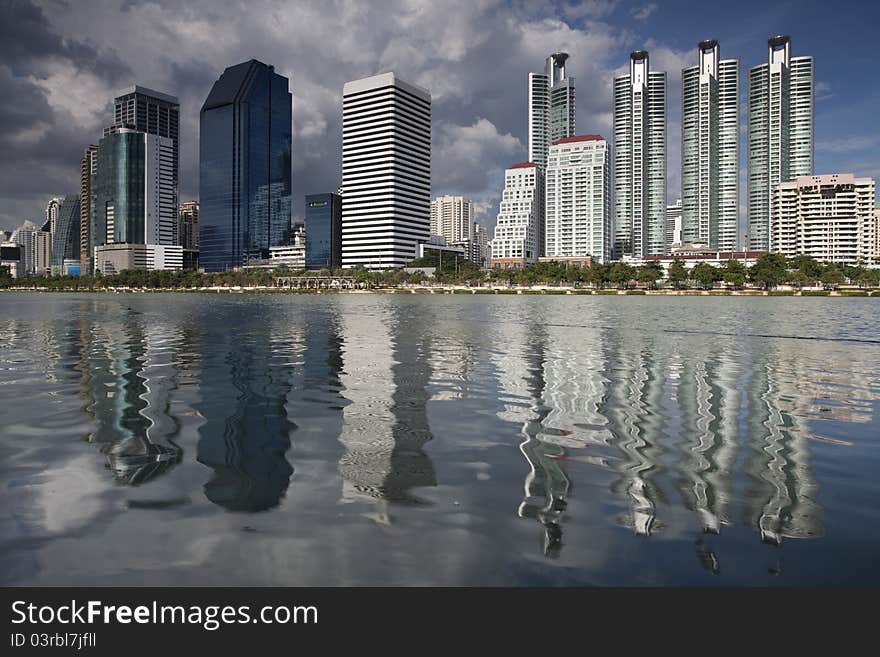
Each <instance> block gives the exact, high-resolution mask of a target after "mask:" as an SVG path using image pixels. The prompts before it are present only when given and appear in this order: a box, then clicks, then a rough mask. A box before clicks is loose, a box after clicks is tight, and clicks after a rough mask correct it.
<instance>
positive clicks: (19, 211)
mask: <svg viewBox="0 0 880 657" xmlns="http://www.w3.org/2000/svg"><path fill="white" fill-rule="evenodd" d="M7 4H8V6H7V5H4V7H3V8H2V9H0V14H2V15H3V16H2V18H3V20H2V23H3V24H4V25H6V26H11V25H16V29H15V31H14V33H6V34H3V39H2V45H0V52H2V53H3V60H2V61H3V62H4V64H3V65H2V66H0V87H5V90H4V91H5V93H6V94H7V97H14V98H16V99H17V101H18V102H17V103H16V105H15V106H14V107H13V106H11V105H12V104H8V105H10V106H9V107H5V108H4V110H5V111H4V113H3V115H0V126H2V127H0V143H3V145H4V146H5V148H4V149H3V152H4V154H5V155H4V159H3V160H2V164H0V166H2V167H3V169H2V171H3V176H2V183H0V227H2V228H4V229H6V230H11V229H13V228H15V227H16V226H17V225H19V224H20V223H21V222H22V221H24V220H25V219H30V220H32V221H35V223H36V220H38V219H39V217H40V216H42V212H43V209H44V208H45V204H46V202H47V201H48V199H49V198H51V197H52V196H63V195H65V194H68V193H75V192H76V191H78V177H79V166H78V163H79V158H80V157H81V155H82V152H83V149H84V148H85V147H86V146H88V145H89V144H90V143H94V142H95V141H96V140H97V139H98V138H99V137H100V131H101V129H102V128H103V127H104V126H106V125H108V124H109V123H110V121H111V118H112V103H113V98H114V97H115V96H116V95H117V94H118V93H119V92H120V91H121V90H122V89H124V88H125V87H127V86H131V85H133V84H139V85H143V86H146V87H149V88H154V89H157V90H160V91H162V92H164V93H170V94H173V95H176V96H178V97H180V99H181V195H180V200H181V201H186V200H190V199H195V198H198V193H197V190H198V174H197V170H198V169H197V167H198V157H197V153H198V128H197V126H198V107H199V106H200V104H201V102H202V101H203V100H204V98H205V97H206V96H207V92H208V90H209V89H210V85H211V84H212V83H213V81H214V80H216V79H217V77H218V76H219V74H220V73H221V72H222V70H223V69H224V68H225V67H226V66H229V65H232V64H234V63H236V62H237V61H243V60H245V59H248V58H249V57H255V58H257V59H260V60H261V61H265V62H266V63H268V64H272V65H274V66H275V68H276V70H277V71H278V72H279V73H280V74H282V75H285V76H287V77H289V78H290V79H291V83H290V86H291V90H292V92H293V95H294V101H293V104H294V110H293V117H294V119H293V121H294V140H293V196H294V210H293V220H294V221H301V220H302V218H303V214H304V213H303V197H304V195H305V194H309V193H320V192H327V191H334V190H335V189H336V187H337V186H338V184H339V177H340V171H341V166H340V165H341V161H340V160H341V158H340V154H341V148H340V146H341V137H342V134H341V133H342V131H341V118H342V111H341V110H342V85H343V84H344V82H346V81H349V80H352V79H357V78H360V77H365V76H368V75H372V74H373V73H377V72H381V71H383V70H394V71H395V72H397V73H398V74H400V75H401V77H403V78H404V79H408V80H411V81H412V82H413V83H415V84H420V85H422V86H426V87H428V88H429V89H430V91H431V93H432V100H433V113H434V117H435V120H434V126H433V133H434V142H433V162H432V168H433V187H432V196H439V195H442V194H457V195H465V196H469V197H470V198H473V199H474V201H475V206H476V210H477V212H476V217H475V218H476V220H477V221H480V222H481V223H483V225H484V226H486V227H487V229H488V230H489V233H490V234H491V232H492V227H493V225H494V223H495V214H496V213H497V210H498V201H499V197H500V192H501V189H502V188H503V171H504V169H505V168H506V167H509V166H510V165H512V164H513V163H515V162H520V161H523V160H525V159H526V155H527V120H526V118H527V117H526V115H527V111H526V108H527V104H528V94H527V86H528V73H529V72H530V71H534V70H538V69H539V67H540V65H541V63H542V62H543V61H544V59H545V58H546V56H547V54H548V53H550V52H554V51H557V50H563V51H566V52H569V53H570V55H571V58H570V60H569V62H568V66H569V68H570V70H569V73H568V74H569V75H571V76H573V77H575V78H576V79H577V85H578V102H577V105H578V116H577V124H578V132H579V133H584V134H586V133H598V134H603V136H606V137H607V138H611V137H612V136H613V135H612V131H611V129H610V124H611V111H612V108H611V101H612V97H611V79H612V77H613V76H614V75H619V74H620V73H621V72H622V71H623V70H624V69H625V68H627V67H628V54H629V52H630V51H631V50H634V49H638V48H646V49H648V50H649V52H650V56H651V61H652V69H654V70H665V71H666V72H667V74H668V85H669V97H668V106H669V133H668V159H667V169H668V185H667V188H668V191H667V202H668V203H671V202H674V200H675V199H676V198H678V195H679V192H680V146H681V142H680V134H681V133H680V117H679V114H680V102H681V101H680V94H681V81H680V80H681V68H683V67H687V66H691V65H693V64H695V63H696V57H697V43H698V42H699V41H700V40H702V39H705V38H715V39H718V40H719V41H720V43H721V48H722V55H723V57H725V58H735V59H739V61H740V66H741V69H740V73H741V76H743V77H745V75H746V74H747V70H748V68H750V67H751V66H754V65H756V64H759V63H761V62H762V61H764V59H765V53H766V39H767V37H768V36H770V35H771V34H775V33H786V34H790V35H791V37H792V43H793V50H794V52H795V53H796V54H807V55H813V56H814V57H815V58H816V75H817V88H816V161H815V173H816V174H823V173H835V172H852V173H854V174H855V175H856V176H870V177H875V178H878V177H880V165H878V158H876V157H873V156H872V154H871V152H870V150H871V148H872V147H874V146H876V145H880V137H878V136H877V135H876V130H873V127H872V126H871V125H870V122H871V118H872V117H871V115H870V113H869V112H868V108H869V107H871V105H873V104H876V101H877V99H878V98H880V92H877V91H873V90H871V89H870V88H869V90H868V91H867V92H865V89H864V86H865V85H864V80H866V79H868V80H870V74H871V73H872V71H871V70H870V61H869V60H864V59H859V58H852V57H850V58H849V59H847V58H846V53H845V52H844V51H843V49H840V48H839V44H840V43H843V42H844V41H843V40H844V38H845V39H847V40H849V41H852V40H853V39H857V38H858V34H860V33H863V34H866V33H867V32H866V29H867V25H869V24H871V22H872V21H871V20H870V18H871V16H872V15H878V16H880V10H878V9H877V8H873V7H863V6H860V7H859V12H860V13H859V14H858V15H857V16H856V15H855V14H854V13H853V12H849V13H847V12H846V11H842V12H839V13H838V16H839V17H842V19H843V20H841V21H840V23H839V24H835V25H826V24H824V23H823V22H822V21H820V20H818V13H819V12H820V10H821V8H820V6H819V5H818V3H812V2H811V3H805V4H804V3H780V4H777V5H774V6H773V7H769V8H768V7H766V6H764V5H759V6H757V7H759V8H755V9H747V10H746V11H750V12H751V13H750V16H751V18H750V20H749V21H748V27H747V28H745V29H741V28H739V27H735V28H734V27H726V26H733V25H736V26H739V25H742V21H731V20H726V19H725V17H726V16H727V14H729V13H732V9H731V8H726V7H719V8H718V11H715V12H713V15H712V16H710V17H709V16H707V17H703V16H700V15H692V14H693V12H687V8H686V7H685V6H684V5H683V3H675V2H669V3H627V2H591V3H584V4H581V5H578V6H577V8H576V9H577V13H579V15H575V10H574V9H573V8H572V6H571V5H567V4H565V3H539V4H537V5H531V4H530V5H529V6H528V7H526V6H525V5H522V4H520V3H513V4H505V3H500V2H492V1H487V2H485V3H478V4H477V5H475V4H474V3H470V4H468V3H464V4H463V5H462V6H461V7H460V8H459V9H458V10H456V11H449V3H445V4H444V6H443V7H432V6H430V5H429V6H422V5H421V4H420V3H418V2H411V3H407V4H408V6H409V7H411V9H410V10H408V11H403V10H401V11H395V8H394V7H388V9H387V12H382V14H379V12H373V13H372V14H369V13H368V12H364V11H361V10H359V9H358V8H357V6H356V5H355V4H353V3H346V2H341V1H340V2H337V3H335V4H334V5H333V6H332V7H329V8H330V9H332V11H326V10H327V7H326V6H325V5H324V4H320V5H318V4H311V3H301V4H299V5H298V6H297V7H281V6H279V7H277V8H276V9H277V11H276V13H275V17H277V19H278V21H277V25H276V24H275V23H276V22H275V21H273V22H272V24H271V25H269V23H267V22H266V21H265V20H262V19H261V16H262V15H264V12H259V11H255V12H252V14H249V15H248V16H241V17H240V20H236V21H235V23H234V24H229V23H228V22H224V23H223V25H222V28H221V27H218V21H220V22H222V20H223V18H224V12H223V10H222V9H218V8H216V7H215V4H214V3H212V4H211V6H210V8H207V7H205V8H203V7H202V3H199V2H196V3H188V5H187V7H186V8H185V9H184V10H181V11H175V5H176V3H173V2H166V3H163V4H162V6H161V7H159V6H156V5H152V6H149V5H141V4H138V3H114V2H111V1H110V0H108V1H107V2H101V3H89V5H88V6H82V7H69V6H68V7H65V6H63V4H61V3H57V2H46V3H40V5H41V6H42V7H41V8H36V9H35V7H36V5H35V4H33V3H29V2H21V1H19V2H13V3H7ZM121 4H125V5H127V6H128V9H127V10H126V11H125V12H123V13H126V14H128V15H126V16H124V17H122V18H120V15H119V13H118V12H114V11H112V10H111V9H110V8H111V7H112V6H115V5H121ZM655 5H656V6H657V8H656V9H655V10H654V11H650V10H649V8H650V7H651V6H655ZM843 6H844V7H846V6H851V7H852V8H853V9H855V8H856V3H843ZM383 8H384V6H383ZM440 13H442V14H443V16H444V21H440V22H439V23H440V24H443V25H445V26H446V27H444V28H443V29H439V30H438V29H437V28H436V25H437V24H438V20H437V16H438V15H439V14H440ZM9 14H13V15H9ZM636 14H638V15H640V16H644V20H638V18H637V17H636ZM685 14H687V17H688V20H687V21H682V20H681V19H682V17H683V16H684V15H685ZM330 16H334V17H335V16H339V17H340V18H339V20H341V23H342V24H343V25H345V26H346V27H348V28H349V31H348V32H345V33H343V35H342V36H341V37H339V38H338V39H336V40H328V39H327V38H326V33H325V31H326V30H338V27H339V25H338V24H337V19H336V18H328V17H330ZM383 16H384V18H385V19H387V20H385V21H384V22H383V20H382V18H383ZM227 17H228V15H227ZM255 17H256V21H255ZM450 17H451V19H450ZM487 21H488V22H490V23H491V24H492V29H491V30H489V31H488V32H486V31H485V29H484V28H485V26H486V25H487V24H488V23H487ZM676 21H678V23H683V24H678V23H676ZM111 23H112V24H113V25H114V26H115V27H113V29H108V28H109V26H110V24H111ZM303 25H307V28H305V29H304V28H303V27H302V26H303ZM816 25H821V28H817V27H815V26H816ZM61 26H64V29H63V30H62V29H61ZM267 26H269V27H270V29H269V31H268V33H267V32H266V27H267ZM152 28H155V29H152ZM2 29H3V28H0V30H2ZM6 29H9V28H6ZM211 30H214V31H215V32H214V33H212V32H211ZM254 30H256V32H254ZM334 34H335V32H334ZM53 35H54V36H53ZM291 37H298V38H291ZM826 37H827V38H826ZM386 42H387V43H386ZM254 44H259V47H256V48H254ZM318 45H320V48H319V47H318ZM349 49H352V50H351V52H349ZM352 52H354V53H355V54H352ZM316 57H318V59H315V58H316ZM862 67H864V68H862ZM597 89H598V90H597ZM746 93H747V85H746V84H741V89H740V115H739V124H740V139H741V144H744V142H743V141H742V140H743V139H744V138H745V134H744V126H745V123H746V120H747V116H746V112H745V103H744V99H745V95H746ZM50 105H51V107H50ZM860 108H861V109H860ZM872 145H873V146H872ZM746 150H747V149H745V148H741V155H740V162H741V166H740V182H741V185H740V187H741V190H744V189H745V185H744V176H745V170H746V168H747V167H746V166H745V162H744V160H745V157H746ZM743 196H744V192H743V191H741V193H740V227H741V231H740V232H741V233H742V232H743V224H744V217H745V212H746V208H745V205H744V203H743Z"/></svg>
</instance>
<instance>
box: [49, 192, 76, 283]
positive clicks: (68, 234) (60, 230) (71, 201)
mask: <svg viewBox="0 0 880 657" xmlns="http://www.w3.org/2000/svg"><path fill="white" fill-rule="evenodd" d="M65 260H79V196H77V195H76V194H73V195H70V196H65V197H64V200H63V201H61V203H60V204H59V205H58V212H57V215H56V219H55V230H54V231H53V232H52V273H53V274H56V275H57V274H62V273H63V272H64V261H65Z"/></svg>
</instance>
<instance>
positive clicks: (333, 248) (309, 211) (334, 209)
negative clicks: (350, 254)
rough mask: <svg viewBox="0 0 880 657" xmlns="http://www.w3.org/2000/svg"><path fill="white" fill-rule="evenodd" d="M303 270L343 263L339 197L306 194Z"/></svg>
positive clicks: (340, 201) (340, 199) (334, 266)
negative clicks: (304, 262) (304, 260)
mask: <svg viewBox="0 0 880 657" xmlns="http://www.w3.org/2000/svg"><path fill="white" fill-rule="evenodd" d="M305 230H306V269H323V268H324V267H333V268H337V267H341V266H342V197H341V196H339V194H332V193H328V194H309V195H308V196H306V226H305Z"/></svg>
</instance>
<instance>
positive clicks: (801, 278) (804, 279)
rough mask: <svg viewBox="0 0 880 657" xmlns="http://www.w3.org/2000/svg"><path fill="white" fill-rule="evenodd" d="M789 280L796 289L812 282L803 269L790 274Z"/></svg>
mask: <svg viewBox="0 0 880 657" xmlns="http://www.w3.org/2000/svg"><path fill="white" fill-rule="evenodd" d="M787 280H788V282H789V283H791V284H792V285H794V286H795V287H796V288H802V287H803V286H804V285H806V284H807V283H809V282H810V278H809V277H808V276H807V275H806V274H805V273H804V271H803V270H802V269H795V270H794V271H790V272H788V276H787Z"/></svg>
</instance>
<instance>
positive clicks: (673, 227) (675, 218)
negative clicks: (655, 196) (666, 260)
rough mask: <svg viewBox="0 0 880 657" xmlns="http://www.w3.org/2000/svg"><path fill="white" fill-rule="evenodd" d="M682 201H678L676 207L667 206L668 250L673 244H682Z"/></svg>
mask: <svg viewBox="0 0 880 657" xmlns="http://www.w3.org/2000/svg"><path fill="white" fill-rule="evenodd" d="M681 211H682V207H681V199H678V200H677V201H676V202H675V204H674V205H667V206H666V249H667V251H668V250H669V247H671V246H672V245H673V244H681V242H682V241H683V238H682V227H681Z"/></svg>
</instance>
